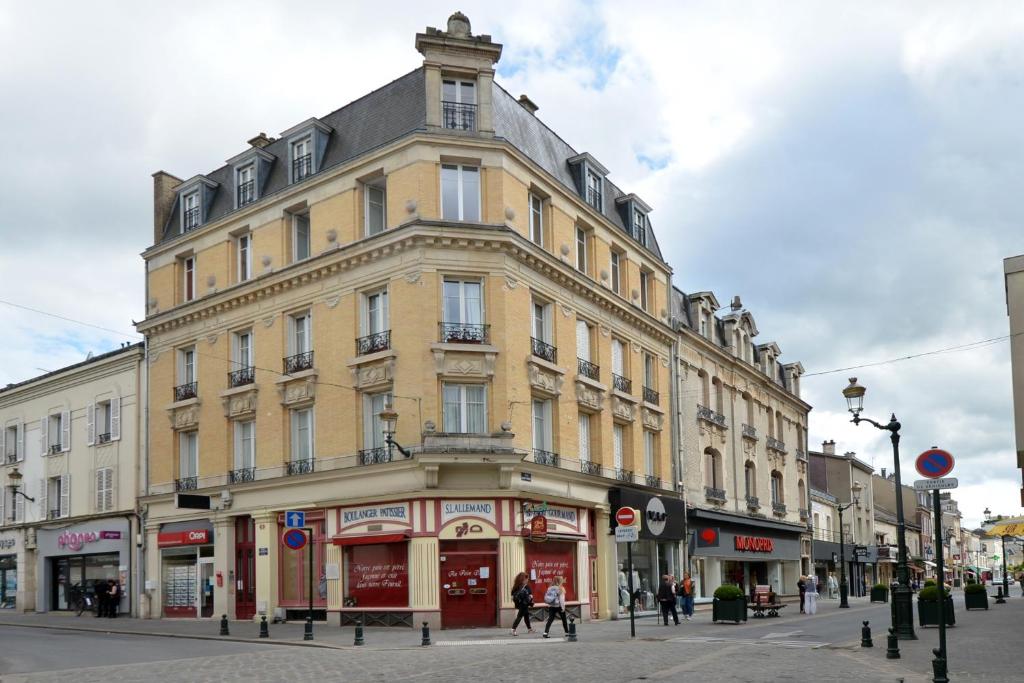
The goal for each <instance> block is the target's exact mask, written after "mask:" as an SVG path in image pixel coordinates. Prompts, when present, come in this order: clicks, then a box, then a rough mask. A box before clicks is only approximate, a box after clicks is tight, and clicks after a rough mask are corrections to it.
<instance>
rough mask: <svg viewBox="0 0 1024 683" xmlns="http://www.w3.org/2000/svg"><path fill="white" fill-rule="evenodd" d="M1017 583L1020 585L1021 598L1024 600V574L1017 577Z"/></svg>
mask: <svg viewBox="0 0 1024 683" xmlns="http://www.w3.org/2000/svg"><path fill="white" fill-rule="evenodd" d="M1017 583H1018V584H1020V597H1022V598H1024V572H1021V573H1020V574H1019V575H1018V576H1017Z"/></svg>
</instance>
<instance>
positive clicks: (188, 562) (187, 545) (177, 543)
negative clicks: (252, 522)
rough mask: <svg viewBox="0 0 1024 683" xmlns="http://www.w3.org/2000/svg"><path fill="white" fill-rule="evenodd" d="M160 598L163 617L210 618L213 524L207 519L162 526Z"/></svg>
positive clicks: (160, 542) (158, 542)
mask: <svg viewBox="0 0 1024 683" xmlns="http://www.w3.org/2000/svg"><path fill="white" fill-rule="evenodd" d="M156 543H157V546H158V547H159V549H160V594H161V596H160V599H161V608H162V612H163V616H165V617H192V618H195V617H205V618H209V617H212V616H213V583H214V572H213V525H212V524H210V521H209V520H207V519H200V520H192V521H187V522H171V523H168V524H161V525H160V531H159V533H158V534H157V537H156Z"/></svg>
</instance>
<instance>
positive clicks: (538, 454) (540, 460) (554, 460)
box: [533, 448, 558, 467]
mask: <svg viewBox="0 0 1024 683" xmlns="http://www.w3.org/2000/svg"><path fill="white" fill-rule="evenodd" d="M533 461H534V462H535V463H537V464H538V465H547V466H548V467H558V453H552V452H551V451H544V450H541V449H539V448H534V449H533Z"/></svg>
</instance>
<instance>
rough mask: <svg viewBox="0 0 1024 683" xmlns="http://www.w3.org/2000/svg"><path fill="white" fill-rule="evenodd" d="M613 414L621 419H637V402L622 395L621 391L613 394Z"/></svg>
mask: <svg viewBox="0 0 1024 683" xmlns="http://www.w3.org/2000/svg"><path fill="white" fill-rule="evenodd" d="M612 415H614V416H615V417H617V418H619V419H620V420H628V421H630V422H632V421H633V420H635V419H636V403H634V402H633V401H630V400H627V399H625V398H623V397H622V395H621V394H620V393H619V392H617V391H616V392H614V393H613V394H612Z"/></svg>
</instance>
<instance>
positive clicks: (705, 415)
mask: <svg viewBox="0 0 1024 683" xmlns="http://www.w3.org/2000/svg"><path fill="white" fill-rule="evenodd" d="M697 419H698V420H704V421H706V422H710V423H712V424H716V425H718V426H719V427H722V428H723V429H724V428H725V415H722V414H721V413H719V412H718V411H715V410H711V408H708V407H707V406H702V405H698V406H697Z"/></svg>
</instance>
